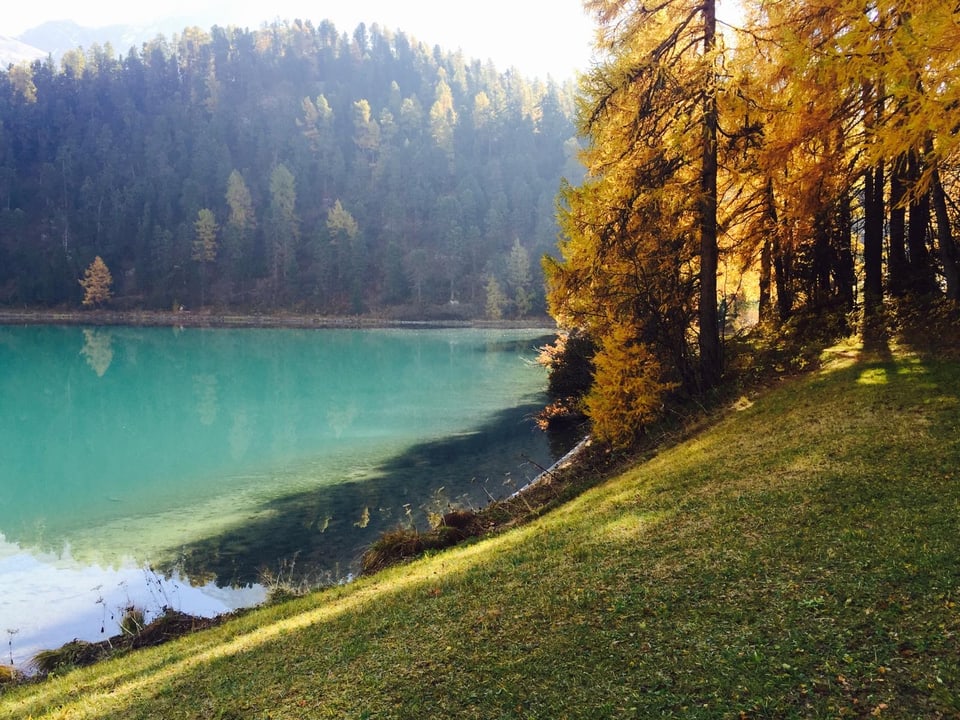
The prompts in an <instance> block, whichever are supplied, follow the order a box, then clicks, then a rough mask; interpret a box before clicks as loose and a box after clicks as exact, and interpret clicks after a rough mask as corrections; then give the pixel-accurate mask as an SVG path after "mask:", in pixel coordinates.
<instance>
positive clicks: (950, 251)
mask: <svg viewBox="0 0 960 720" xmlns="http://www.w3.org/2000/svg"><path fill="white" fill-rule="evenodd" d="M930 194H931V199H932V200H933V210H934V215H935V217H936V219H937V247H938V249H939V251H940V262H941V263H943V276H944V279H945V280H946V283H947V299H948V300H960V257H958V255H960V252H958V250H957V245H956V243H955V242H954V239H953V233H952V232H951V230H950V216H949V215H948V214H947V195H946V193H945V192H944V191H943V183H942V182H941V181H940V170H939V168H936V167H934V168H933V178H932V179H931V184H930Z"/></svg>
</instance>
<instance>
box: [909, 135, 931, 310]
mask: <svg viewBox="0 0 960 720" xmlns="http://www.w3.org/2000/svg"><path fill="white" fill-rule="evenodd" d="M922 165H923V159H922V158H921V156H920V151H919V150H913V151H911V153H910V164H909V175H910V182H911V184H914V183H916V182H917V181H918V180H919V178H920V173H921V171H922V169H923V168H922ZM929 229H930V193H929V192H924V193H922V194H920V195H919V196H915V197H913V199H912V200H911V201H910V222H909V225H908V229H907V250H908V251H909V252H910V274H909V278H910V289H911V290H912V291H913V292H915V293H917V294H919V295H928V294H930V293H931V292H933V286H934V282H933V267H932V265H931V263H930V253H929V252H928V250H927V233H928V230H929Z"/></svg>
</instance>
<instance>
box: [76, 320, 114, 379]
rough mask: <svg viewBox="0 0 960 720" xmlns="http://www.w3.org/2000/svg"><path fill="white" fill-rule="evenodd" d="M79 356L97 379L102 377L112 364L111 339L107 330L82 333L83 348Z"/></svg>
mask: <svg viewBox="0 0 960 720" xmlns="http://www.w3.org/2000/svg"><path fill="white" fill-rule="evenodd" d="M80 354H81V355H83V357H84V358H85V359H86V361H87V365H89V366H90V369H91V370H93V371H94V372H95V373H96V374H97V377H103V375H104V373H106V372H107V370H108V369H109V368H110V363H112V362H113V338H112V336H111V334H110V331H109V330H104V329H102V328H101V329H87V328H85V329H84V331H83V348H82V349H81V350H80Z"/></svg>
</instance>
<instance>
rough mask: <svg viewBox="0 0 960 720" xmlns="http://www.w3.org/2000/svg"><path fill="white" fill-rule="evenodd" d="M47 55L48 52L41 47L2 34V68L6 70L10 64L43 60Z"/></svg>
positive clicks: (0, 51) (0, 59) (0, 37)
mask: <svg viewBox="0 0 960 720" xmlns="http://www.w3.org/2000/svg"><path fill="white" fill-rule="evenodd" d="M46 56H47V53H45V52H44V51H43V50H41V49H39V48H36V47H33V46H32V45H28V44H27V43H25V42H21V41H20V40H17V39H15V38H11V37H6V36H5V35H0V68H3V69H4V70H6V69H7V67H9V66H10V65H17V64H19V63H22V62H32V61H34V60H42V59H43V58H45V57H46Z"/></svg>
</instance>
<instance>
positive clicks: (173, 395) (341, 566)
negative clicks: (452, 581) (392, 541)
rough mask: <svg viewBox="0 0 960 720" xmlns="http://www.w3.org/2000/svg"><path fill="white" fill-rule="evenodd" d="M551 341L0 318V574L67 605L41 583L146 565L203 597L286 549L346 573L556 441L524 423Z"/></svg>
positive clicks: (483, 491) (108, 582) (326, 572)
mask: <svg viewBox="0 0 960 720" xmlns="http://www.w3.org/2000/svg"><path fill="white" fill-rule="evenodd" d="M543 342H545V338H542V337H540V336H537V335H536V334H533V333H530V332H523V331H511V332H487V331H443V332H440V331H428V332H407V331H380V332H376V331H331V332H326V333H325V332H316V331H203V330H189V329H188V330H184V331H174V332H170V331H169V330H165V329H142V328H112V329H109V330H107V329H103V328H82V329H81V328H55V327H46V328H10V327H0V402H2V410H3V411H2V412H0V437H2V438H3V439H4V442H3V443H0V536H2V537H3V538H4V540H3V542H2V543H0V585H2V586H3V587H4V588H7V589H8V588H10V587H16V588H30V592H32V593H33V594H34V595H36V597H38V598H46V599H45V600H43V604H44V605H49V606H50V611H49V612H50V613H54V614H57V615H58V616H60V615H62V616H63V618H66V616H67V615H69V614H70V613H72V612H73V610H72V609H70V608H67V609H64V610H63V611H62V613H61V611H60V610H56V609H55V608H54V605H53V601H52V599H51V598H52V596H56V595H61V594H62V595H66V596H76V597H80V596H83V597H84V598H86V599H85V600H84V602H88V601H89V598H88V597H87V595H89V592H88V591H89V589H90V588H91V587H94V586H102V587H111V588H112V587H120V586H121V585H123V584H124V583H126V587H129V586H130V585H129V584H130V583H132V582H133V580H130V579H129V578H128V576H127V575H124V573H131V572H132V573H133V574H134V575H135V574H136V573H137V572H141V573H142V568H143V567H144V565H145V564H149V565H150V566H152V567H155V568H157V569H158V572H160V573H161V574H162V575H163V577H170V578H178V580H177V581H178V582H180V583H181V585H182V584H183V583H184V582H185V581H184V577H189V578H190V579H191V581H192V582H194V583H196V582H198V579H201V578H202V579H203V582H201V584H205V586H206V589H205V590H204V592H205V593H207V594H209V593H211V592H214V590H216V592H218V593H223V594H224V595H230V594H231V593H232V592H233V591H232V590H229V588H232V587H250V586H251V584H253V583H256V581H257V580H258V579H259V578H260V576H261V573H262V572H263V571H265V570H266V571H273V572H276V571H277V569H278V568H279V567H280V566H281V565H285V564H287V566H288V567H289V564H293V563H294V561H295V565H296V568H297V573H298V574H300V575H302V576H303V578H304V579H307V580H310V581H317V580H325V579H336V578H339V577H344V576H347V575H349V574H350V573H351V572H352V571H353V570H354V569H355V567H356V561H357V559H358V557H359V554H360V553H361V551H362V549H363V548H364V547H365V546H366V545H367V544H369V542H371V541H372V540H373V539H374V538H375V537H376V536H377V535H378V534H379V533H380V532H382V531H383V530H385V529H388V528H390V527H392V526H394V525H396V524H397V523H400V522H404V523H410V522H415V523H417V524H418V525H419V526H421V527H424V526H426V524H427V522H428V516H429V514H430V513H431V512H442V511H443V510H444V509H445V508H446V507H448V506H449V505H460V506H466V507H478V506H481V505H483V504H485V503H486V502H487V501H488V500H489V497H490V496H503V495H505V494H509V493H511V492H513V490H515V489H516V487H517V486H519V485H521V484H523V482H524V481H525V479H526V478H527V477H528V476H530V477H532V476H533V475H535V474H536V472H537V470H536V465H547V464H549V463H550V461H551V459H552V458H554V457H557V456H559V455H560V454H562V450H563V448H558V447H551V445H550V442H549V440H548V439H547V438H546V437H545V436H543V435H542V434H540V433H539V431H537V430H535V429H534V427H533V424H532V422H531V420H530V416H531V415H532V413H533V412H534V411H535V410H536V409H537V408H538V407H539V403H540V400H539V399H537V397H536V394H537V393H538V392H539V391H540V389H541V388H542V386H543V384H544V377H543V374H542V372H541V371H540V370H539V369H537V368H531V367H530V366H529V364H528V362H527V360H529V358H532V357H533V355H535V351H534V350H533V348H534V347H536V346H537V345H538V344H542V343H543ZM78 348H79V351H78ZM504 408H507V410H504ZM528 458H529V460H528ZM24 558H27V559H28V560H25V559H24ZM38 558H39V559H38ZM24 566H29V567H28V569H27V570H23V567H24ZM38 566H39V567H43V568H47V570H46V571H41V570H40V569H38ZM22 570H23V571H24V572H28V573H32V577H33V578H34V582H33V584H31V583H30V582H19V581H18V582H16V583H14V582H13V581H12V580H11V578H13V577H20V576H19V575H17V574H16V573H19V572H21V571H22ZM87 571H90V572H94V574H95V575H97V577H98V578H100V579H97V580H96V582H93V580H94V578H93V577H92V576H90V575H88V574H86V573H87ZM178 573H184V575H183V576H181V575H178ZM99 574H102V577H101V575H99ZM55 578H57V579H55ZM118 578H120V579H118ZM61 580H62V582H61ZM91 582H92V583H93V584H91ZM71 583H79V586H73V585H71ZM24 592H26V591H24ZM121 594H122V593H121ZM23 598H24V595H23V593H22V592H21V594H20V595H17V594H16V593H14V592H12V591H10V590H6V593H5V597H0V617H2V618H4V620H5V621H6V620H8V619H10V622H11V623H13V624H14V625H17V627H19V624H18V623H20V621H19V620H16V616H15V615H13V614H11V613H12V610H11V606H10V603H11V602H21V601H23ZM4 602H6V603H7V605H3V603H4ZM18 607H19V606H18ZM176 609H182V610H184V611H187V612H191V611H192V608H190V607H186V606H183V607H179V608H176ZM28 619H29V618H28ZM64 621H65V622H66V620H64ZM24 622H26V621H24ZM20 624H22V623H20ZM98 628H99V626H98ZM13 629H16V628H13ZM74 635H78V636H79V635H80V634H79V633H78V632H74V634H73V635H69V636H67V637H64V638H63V640H69V639H71V637H73V636H74ZM23 637H24V636H23V635H18V638H19V639H18V640H14V643H17V642H21V641H22V640H23ZM94 639H96V638H94Z"/></svg>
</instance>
